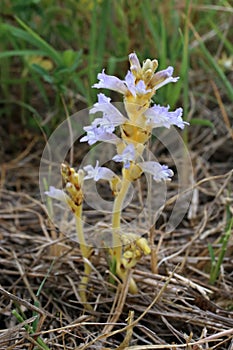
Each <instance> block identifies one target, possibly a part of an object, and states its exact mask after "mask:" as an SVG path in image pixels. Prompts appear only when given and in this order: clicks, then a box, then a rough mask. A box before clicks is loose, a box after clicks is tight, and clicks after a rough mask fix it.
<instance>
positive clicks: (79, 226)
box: [75, 205, 92, 310]
mask: <svg viewBox="0 0 233 350" xmlns="http://www.w3.org/2000/svg"><path fill="white" fill-rule="evenodd" d="M75 218H76V230H77V236H78V240H79V244H80V250H81V254H82V256H83V258H85V259H88V258H89V256H90V248H88V246H87V244H86V240H85V237H84V233H83V223H82V205H79V206H78V207H76V210H75ZM90 274H91V265H90V264H88V263H87V261H85V260H84V276H83V277H82V279H81V282H80V285H81V291H80V292H79V296H80V300H81V302H82V303H83V305H84V307H85V308H86V309H87V310H92V307H91V305H90V304H88V302H87V294H86V290H87V284H88V281H89V277H90Z"/></svg>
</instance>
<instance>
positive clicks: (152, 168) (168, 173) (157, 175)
mask: <svg viewBox="0 0 233 350" xmlns="http://www.w3.org/2000/svg"><path fill="white" fill-rule="evenodd" d="M138 165H139V166H140V168H141V169H142V171H144V172H146V173H149V174H151V175H153V179H154V180H155V181H156V182H160V181H166V180H168V181H171V179H170V177H172V176H173V175H174V173H173V171H172V170H171V169H168V167H167V165H161V164H159V163H158V162H153V161H148V162H142V163H138Z"/></svg>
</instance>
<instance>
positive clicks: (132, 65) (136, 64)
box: [129, 52, 141, 72]
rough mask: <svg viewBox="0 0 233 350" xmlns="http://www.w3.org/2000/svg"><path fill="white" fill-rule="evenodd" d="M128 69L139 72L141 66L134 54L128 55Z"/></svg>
mask: <svg viewBox="0 0 233 350" xmlns="http://www.w3.org/2000/svg"><path fill="white" fill-rule="evenodd" d="M129 62H130V69H131V70H132V71H135V72H139V71H140V70H141V64H140V62H139V59H138V57H137V55H136V53H135V52H133V53H130V54H129Z"/></svg>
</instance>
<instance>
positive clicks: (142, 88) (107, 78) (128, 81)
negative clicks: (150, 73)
mask: <svg viewBox="0 0 233 350" xmlns="http://www.w3.org/2000/svg"><path fill="white" fill-rule="evenodd" d="M97 77H98V79H99V80H100V81H99V83H97V84H94V85H93V86H92V87H94V88H97V89H101V88H104V89H110V90H113V91H117V92H120V93H121V94H123V95H125V94H126V93H127V92H130V93H131V94H132V95H133V96H134V97H135V96H136V95H137V94H138V95H145V94H147V93H148V92H151V89H147V90H146V85H145V83H144V81H143V80H140V81H139V82H137V83H135V81H136V78H135V76H134V75H133V73H132V72H130V71H128V73H127V74H126V76H125V80H120V79H119V78H117V77H115V76H113V75H107V74H105V73H104V70H103V71H102V73H99V74H98V76H97Z"/></svg>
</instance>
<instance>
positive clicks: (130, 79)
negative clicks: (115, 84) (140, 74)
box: [125, 71, 151, 97]
mask: <svg viewBox="0 0 233 350" xmlns="http://www.w3.org/2000/svg"><path fill="white" fill-rule="evenodd" d="M135 81H136V78H135V76H134V75H133V73H132V72H130V71H128V73H127V74H126V76H125V83H126V85H127V88H128V90H129V91H130V93H131V94H132V95H133V96H134V97H135V96H136V95H145V94H147V93H148V92H151V89H148V90H147V89H146V85H145V83H144V81H143V80H139V82H138V83H137V84H135Z"/></svg>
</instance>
